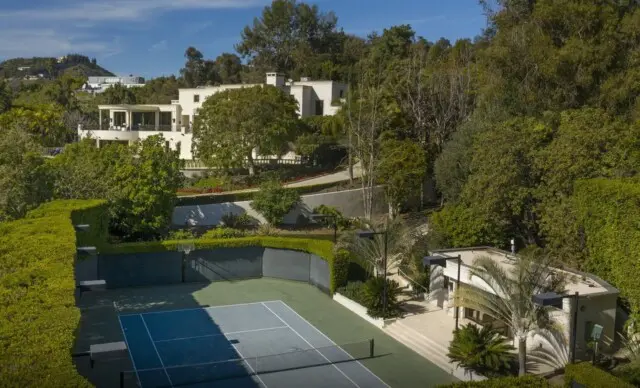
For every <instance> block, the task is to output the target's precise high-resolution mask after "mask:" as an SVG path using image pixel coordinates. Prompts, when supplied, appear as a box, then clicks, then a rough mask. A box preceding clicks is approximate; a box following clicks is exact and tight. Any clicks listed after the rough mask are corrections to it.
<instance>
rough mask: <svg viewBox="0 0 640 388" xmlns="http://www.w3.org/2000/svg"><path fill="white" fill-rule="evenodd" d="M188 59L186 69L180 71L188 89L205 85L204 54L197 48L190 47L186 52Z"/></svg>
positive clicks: (185, 55)
mask: <svg viewBox="0 0 640 388" xmlns="http://www.w3.org/2000/svg"><path fill="white" fill-rule="evenodd" d="M184 57H185V58H186V59H187V61H186V63H185V64H184V67H183V68H182V69H180V76H181V77H182V80H183V82H184V85H185V86H186V87H188V88H195V87H196V86H200V85H204V74H203V73H204V60H203V59H202V58H203V56H202V53H201V52H200V51H199V50H198V49H196V48H195V47H188V48H187V50H186V51H185V52H184Z"/></svg>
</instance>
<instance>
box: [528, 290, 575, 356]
mask: <svg viewBox="0 0 640 388" xmlns="http://www.w3.org/2000/svg"><path fill="white" fill-rule="evenodd" d="M566 298H573V299H574V302H575V308H574V310H573V327H572V328H571V356H569V358H570V361H571V363H572V364H575V362H576V339H577V338H576V337H577V335H576V334H577V332H578V308H579V307H580V306H579V303H578V302H579V301H580V294H579V293H578V291H576V293H575V294H573V295H560V294H558V293H555V292H545V293H542V294H538V295H533V296H532V297H531V301H532V302H533V303H534V304H536V305H538V306H543V307H546V306H553V307H557V308H562V300H563V299H566Z"/></svg>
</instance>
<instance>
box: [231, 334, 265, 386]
mask: <svg viewBox="0 0 640 388" xmlns="http://www.w3.org/2000/svg"><path fill="white" fill-rule="evenodd" d="M225 337H226V336H225ZM227 341H229V338H227ZM229 343H230V344H231V346H232V347H233V348H234V349H235V351H236V352H237V353H238V355H239V356H240V358H242V359H243V362H244V363H245V364H246V365H247V366H248V367H249V369H251V372H253V375H254V376H256V378H257V379H258V380H259V381H260V383H261V384H262V385H264V388H268V387H267V384H265V383H264V381H262V377H260V375H258V373H257V372H256V371H255V369H253V367H252V366H251V364H249V363H248V362H247V359H246V358H244V356H243V355H242V353H241V352H240V349H238V348H237V347H236V345H235V344H234V343H232V342H231V341H229Z"/></svg>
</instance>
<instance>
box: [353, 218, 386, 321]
mask: <svg viewBox="0 0 640 388" xmlns="http://www.w3.org/2000/svg"><path fill="white" fill-rule="evenodd" d="M356 235H357V236H358V237H360V238H366V239H368V240H373V239H374V237H375V236H376V235H383V236H384V256H383V257H382V267H383V268H384V273H383V276H384V281H383V282H382V319H384V318H386V317H387V243H388V242H387V236H388V234H387V231H386V230H384V231H382V232H374V231H371V230H357V231H356Z"/></svg>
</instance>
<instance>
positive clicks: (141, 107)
mask: <svg viewBox="0 0 640 388" xmlns="http://www.w3.org/2000/svg"><path fill="white" fill-rule="evenodd" d="M172 106H173V105H172V104H141V105H131V104H120V105H113V104H110V105H98V109H103V110H106V109H109V110H116V109H121V110H136V111H149V112H155V111H157V110H159V109H160V108H166V107H169V108H171V107H172Z"/></svg>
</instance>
